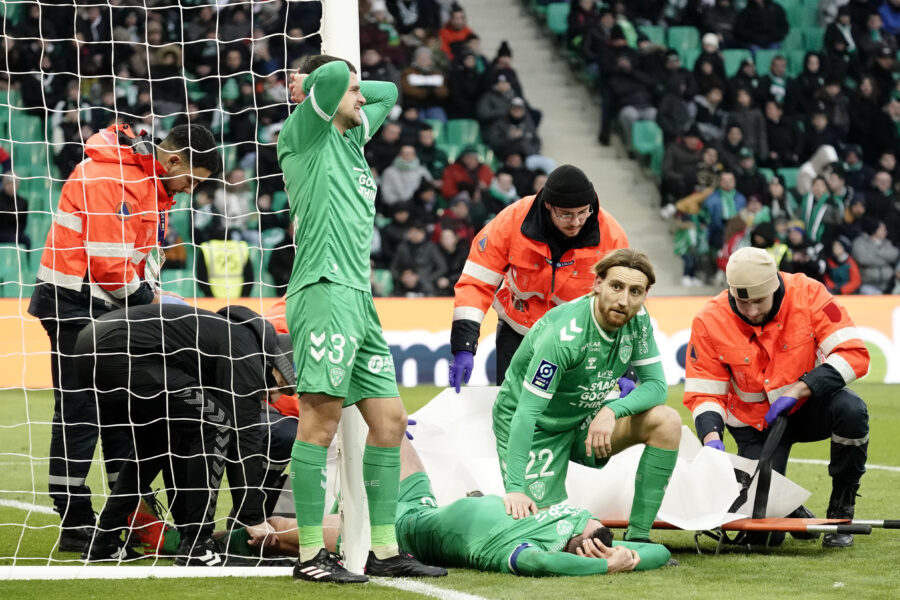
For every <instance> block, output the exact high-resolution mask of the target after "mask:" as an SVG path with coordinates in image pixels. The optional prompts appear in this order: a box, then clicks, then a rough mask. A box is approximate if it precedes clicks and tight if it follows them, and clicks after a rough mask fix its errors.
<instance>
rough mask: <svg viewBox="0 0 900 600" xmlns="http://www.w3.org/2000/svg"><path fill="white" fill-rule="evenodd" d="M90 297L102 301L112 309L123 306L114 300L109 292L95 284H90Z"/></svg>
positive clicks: (120, 302)
mask: <svg viewBox="0 0 900 600" xmlns="http://www.w3.org/2000/svg"><path fill="white" fill-rule="evenodd" d="M91 296H93V297H94V298H99V299H100V300H103V301H104V302H106V303H107V304H109V305H110V306H112V307H121V306H123V305H124V303H123V302H122V301H120V300H118V299H116V298H114V297H113V296H112V295H111V294H110V293H109V292H107V291H106V290H104V289H103V288H102V287H100V286H99V285H98V284H96V283H92V284H91Z"/></svg>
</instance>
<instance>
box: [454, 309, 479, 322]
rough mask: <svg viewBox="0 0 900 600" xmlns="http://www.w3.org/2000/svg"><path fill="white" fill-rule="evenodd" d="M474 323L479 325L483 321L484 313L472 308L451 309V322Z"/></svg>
mask: <svg viewBox="0 0 900 600" xmlns="http://www.w3.org/2000/svg"><path fill="white" fill-rule="evenodd" d="M464 319H465V320H467V321H475V322H477V323H481V322H482V321H484V311H483V310H479V309H477V308H475V307H474V306H459V307H457V308H454V309H453V320H454V321H461V320H464Z"/></svg>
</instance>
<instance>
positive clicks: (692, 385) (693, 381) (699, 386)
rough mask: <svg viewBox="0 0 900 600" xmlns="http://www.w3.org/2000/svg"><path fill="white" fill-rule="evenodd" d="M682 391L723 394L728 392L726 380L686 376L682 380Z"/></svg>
mask: <svg viewBox="0 0 900 600" xmlns="http://www.w3.org/2000/svg"><path fill="white" fill-rule="evenodd" d="M684 391H685V393H687V392H692V393H694V394H716V395H718V396H724V395H725V394H727V393H728V382H727V381H719V380H718V379H699V378H697V377H688V378H687V379H685V380H684Z"/></svg>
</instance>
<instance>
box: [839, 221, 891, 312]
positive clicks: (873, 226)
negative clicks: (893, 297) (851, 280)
mask: <svg viewBox="0 0 900 600" xmlns="http://www.w3.org/2000/svg"><path fill="white" fill-rule="evenodd" d="M851 254H852V255H853V258H854V260H856V264H858V265H859V275H860V277H861V279H862V285H860V286H859V293H860V294H869V295H871V294H886V293H889V292H890V291H891V289H892V288H893V287H894V283H895V281H896V279H897V276H896V272H897V259H898V257H900V250H898V249H897V247H896V246H894V245H893V244H892V243H891V242H890V240H888V239H887V227H886V226H885V224H884V223H883V222H881V221H878V220H876V219H868V220H866V221H864V222H863V234H862V235H860V236H859V237H857V238H856V239H855V240H853V249H852V252H851Z"/></svg>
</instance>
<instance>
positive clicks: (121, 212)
mask: <svg viewBox="0 0 900 600" xmlns="http://www.w3.org/2000/svg"><path fill="white" fill-rule="evenodd" d="M133 214H134V205H133V204H132V203H131V202H119V203H118V204H116V216H117V217H119V220H120V221H127V220H128V219H129V218H131V215H133Z"/></svg>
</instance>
